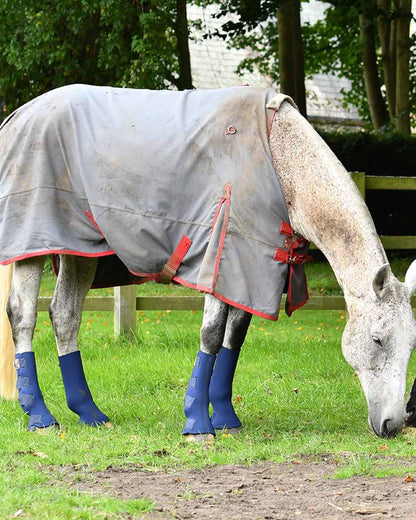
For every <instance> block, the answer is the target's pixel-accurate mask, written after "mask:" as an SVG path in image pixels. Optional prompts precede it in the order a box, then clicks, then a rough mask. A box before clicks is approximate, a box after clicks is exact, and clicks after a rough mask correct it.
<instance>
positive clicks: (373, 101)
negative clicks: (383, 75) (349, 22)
mask: <svg viewBox="0 0 416 520" xmlns="http://www.w3.org/2000/svg"><path fill="white" fill-rule="evenodd" d="M360 35H361V42H362V56H363V66H364V82H365V89H366V92H367V99H368V104H369V108H370V114H371V121H372V123H373V127H374V130H378V129H379V128H381V127H382V126H384V125H385V124H387V123H388V121H389V116H388V113H387V108H386V104H385V102H384V99H383V96H382V94H381V89H380V82H379V77H378V68H377V54H376V47H375V41H374V25H373V23H372V20H371V19H370V18H369V17H368V16H367V15H366V14H360Z"/></svg>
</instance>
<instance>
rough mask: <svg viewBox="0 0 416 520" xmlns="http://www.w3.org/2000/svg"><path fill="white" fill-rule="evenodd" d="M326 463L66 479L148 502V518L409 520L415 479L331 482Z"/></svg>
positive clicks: (415, 499) (135, 471)
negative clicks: (150, 511) (403, 519)
mask: <svg viewBox="0 0 416 520" xmlns="http://www.w3.org/2000/svg"><path fill="white" fill-rule="evenodd" d="M335 469H336V463H335V462H331V461H326V462H319V463H305V462H302V461H293V462H292V463H289V464H272V463H265V464H257V465H254V466H216V467H212V468H208V469H203V470H175V471H174V470H171V471H167V472H164V471H157V472H149V471H144V470H142V469H139V468H134V467H129V468H109V469H107V470H106V471H103V472H99V473H94V474H93V475H91V474H90V475H89V476H88V477H85V478H82V479H81V481H80V480H79V479H80V475H79V474H78V475H77V478H76V484H75V479H74V480H73V477H75V475H74V473H73V472H69V474H67V478H69V480H70V481H72V482H73V483H74V485H76V486H77V487H78V489H79V490H80V491H84V492H92V493H100V494H101V493H107V494H109V495H111V496H113V497H117V498H120V499H138V498H147V499H150V500H152V501H153V502H155V504H156V505H155V509H154V510H153V512H152V513H149V514H146V515H145V516H144V518H146V519H148V520H154V519H171V518H176V519H183V520H184V519H188V518H189V519H192V518H198V520H204V519H216V520H217V519H224V520H225V519H227V520H237V519H245V518H248V519H253V520H254V519H262V520H263V519H264V520H266V519H271V520H294V519H296V518H300V519H302V520H308V519H313V520H317V519H319V520H327V519H331V520H344V519H351V518H353V519H357V518H366V519H367V518H368V519H390V518H401V519H402V518H406V519H410V520H412V519H416V482H415V481H413V480H412V479H410V478H408V479H407V481H406V476H404V477H403V476H401V477H387V478H371V477H354V478H349V479H342V480H339V479H334V478H331V476H332V475H333V473H334V470H335Z"/></svg>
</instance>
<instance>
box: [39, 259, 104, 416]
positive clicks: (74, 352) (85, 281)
mask: <svg viewBox="0 0 416 520" xmlns="http://www.w3.org/2000/svg"><path fill="white" fill-rule="evenodd" d="M96 269H97V259H95V258H83V257H77V256H60V266H59V274H58V281H57V284H56V288H55V292H54V295H53V298H52V302H51V305H50V308H49V314H50V317H51V321H52V326H53V329H54V333H55V339H56V345H57V348H58V355H59V366H60V369H61V374H62V380H63V383H64V388H65V395H66V400H67V404H68V407H69V409H70V410H72V411H73V412H75V413H76V414H78V415H79V422H80V423H83V424H88V425H90V426H98V425H100V424H104V423H108V421H109V419H108V417H107V416H106V415H105V414H103V413H102V412H101V411H100V410H99V408H98V407H97V405H96V404H95V402H94V400H93V398H92V395H91V392H90V389H89V387H88V384H87V381H86V378H85V374H84V369H83V365H82V360H81V354H80V352H79V350H78V332H79V328H80V325H81V319H82V306H83V303H84V299H85V296H86V294H87V292H88V290H89V288H90V287H91V284H92V282H93V280H94V275H95V272H96Z"/></svg>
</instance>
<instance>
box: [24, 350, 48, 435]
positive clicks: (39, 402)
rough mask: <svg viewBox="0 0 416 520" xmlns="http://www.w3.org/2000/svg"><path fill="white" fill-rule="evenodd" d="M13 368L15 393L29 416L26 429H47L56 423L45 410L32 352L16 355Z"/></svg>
mask: <svg viewBox="0 0 416 520" xmlns="http://www.w3.org/2000/svg"><path fill="white" fill-rule="evenodd" d="M14 366H15V368H16V372H17V383H16V387H17V392H18V394H17V395H18V400H19V404H20V406H21V407H22V410H23V411H24V412H25V413H26V414H27V415H28V416H29V423H28V426H27V429H28V430H29V431H34V430H36V428H47V427H48V426H53V425H56V426H58V422H57V420H56V419H55V417H54V416H53V415H52V414H51V413H50V411H49V410H48V409H47V407H46V405H45V402H44V400H43V395H42V392H41V390H40V388H39V382H38V376H37V371H36V362H35V354H34V352H23V353H22V354H16V356H15V362H14Z"/></svg>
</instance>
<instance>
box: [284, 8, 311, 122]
mask: <svg viewBox="0 0 416 520" xmlns="http://www.w3.org/2000/svg"><path fill="white" fill-rule="evenodd" d="M277 28H278V32H279V75H280V91H281V92H282V93H284V94H287V95H289V96H291V97H292V98H293V99H294V100H295V102H296V104H297V105H298V107H299V110H300V112H301V113H302V114H303V115H304V116H305V117H306V95H305V78H304V65H303V49H302V34H301V26H300V1H299V0H285V1H282V3H281V4H280V7H279V10H278V14H277Z"/></svg>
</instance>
